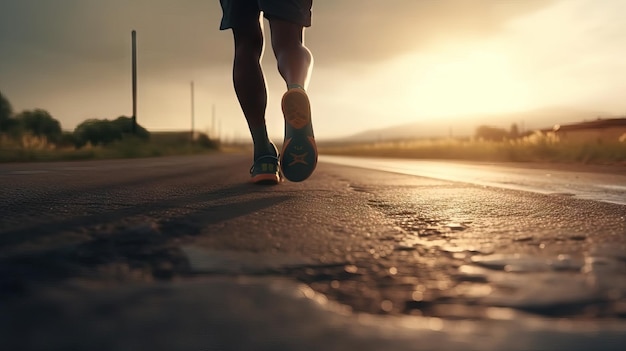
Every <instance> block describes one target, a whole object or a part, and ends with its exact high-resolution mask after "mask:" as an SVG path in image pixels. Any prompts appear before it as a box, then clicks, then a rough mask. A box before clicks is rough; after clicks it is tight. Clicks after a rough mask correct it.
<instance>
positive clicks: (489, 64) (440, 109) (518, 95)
mask: <svg viewBox="0 0 626 351" xmlns="http://www.w3.org/2000/svg"><path fill="white" fill-rule="evenodd" d="M417 60H418V64H419V65H421V67H420V68H418V69H417V70H414V71H413V72H412V73H411V74H410V76H409V77H408V81H409V82H410V84H411V87H410V88H409V89H408V92H409V95H410V96H409V98H410V101H411V102H410V105H411V109H412V110H413V111H414V112H416V113H419V114H424V115H431V116H436V115H438V116H445V115H466V114H472V113H497V112H502V111H510V110H515V109H519V108H523V107H524V105H526V104H527V91H526V88H525V87H524V84H523V81H522V80H521V79H519V78H518V77H515V72H513V70H512V69H511V67H510V64H509V62H508V60H507V58H506V56H503V55H499V54H497V53H490V52H471V53H469V54H466V55H464V56H461V57H449V56H448V57H446V56H442V57H439V58H437V57H432V58H429V59H428V60H427V62H419V61H423V60H420V59H419V58H418V59H417ZM405 64H409V63H408V62H407V63H405ZM413 65H415V64H414V63H413Z"/></svg>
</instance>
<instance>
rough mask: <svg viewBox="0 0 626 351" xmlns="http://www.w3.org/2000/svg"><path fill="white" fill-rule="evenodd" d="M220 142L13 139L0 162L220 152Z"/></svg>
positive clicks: (3, 147) (3, 149)
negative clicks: (30, 142) (68, 143)
mask: <svg viewBox="0 0 626 351" xmlns="http://www.w3.org/2000/svg"><path fill="white" fill-rule="evenodd" d="M218 149H219V145H218V144H217V143H212V144H206V143H204V144H203V143H193V144H192V143H190V142H186V143H184V142H176V143H164V142H159V141H143V140H140V139H133V138H127V139H124V140H121V141H117V142H114V143H112V144H110V145H107V146H85V147H82V148H80V149H76V148H73V147H66V148H53V147H48V146H46V145H36V146H29V147H23V146H20V145H15V144H11V143H3V144H2V145H0V162H34V161H77V160H97V159H113V158H139V157H159V156H172V155H195V154H203V153H211V152H216V151H217V150H218Z"/></svg>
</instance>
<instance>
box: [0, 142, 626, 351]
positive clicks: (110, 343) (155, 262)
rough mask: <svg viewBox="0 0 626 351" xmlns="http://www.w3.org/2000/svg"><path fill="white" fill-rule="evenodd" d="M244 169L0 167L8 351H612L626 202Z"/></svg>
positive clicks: (322, 170)
mask: <svg viewBox="0 0 626 351" xmlns="http://www.w3.org/2000/svg"><path fill="white" fill-rule="evenodd" d="M248 163H249V162H248V159H247V157H245V156H241V155H231V154H218V155H211V156H194V157H173V158H160V159H145V160H118V161H93V162H75V163H72V162H70V163H44V164H4V165H0V191H1V193H2V197H1V199H0V213H2V216H1V217H0V233H1V234H0V299H1V301H2V303H0V340H3V341H2V342H1V343H2V345H3V348H4V347H6V349H11V350H20V349H23V350H67V349H90V350H111V349H116V350H118V349H128V350H138V349H151V350H238V349H259V350H296V349H303V348H304V349H330V350H344V349H355V348H359V349H363V350H380V349H382V348H394V349H399V350H429V349H450V350H455V349H460V348H463V349H476V350H488V349H490V350H501V349H507V350H516V349H517V350H538V349H546V350H552V349H563V350H577V349H580V350H583V349H588V348H590V347H593V348H594V349H607V350H612V349H614V350H618V349H621V347H622V345H623V344H624V342H626V323H625V318H626V279H624V277H625V275H626V207H624V206H623V205H619V204H613V203H603V202H596V201H590V200H584V199H577V198H572V197H571V196H563V195H562V194H553V195H546V194H536V193H531V192H523V191H516V190H510V189H501V188H498V187H488V186H482V185H472V184H468V183H462V182H452V181H445V180H437V179H431V178H424V177H417V176H411V175H403V174H395V173H388V172H382V171H375V170H367V169H362V168H354V167H347V166H340V165H335V164H328V163H323V162H322V163H320V164H319V166H318V170H317V171H316V173H315V174H314V176H313V177H311V178H310V179H309V180H307V181H306V182H303V183H288V182H285V183H282V184H280V185H278V186H274V187H271V186H270V187H259V186H253V185H251V184H248V183H247V182H246V181H247V179H248V175H247V170H248V168H249V164H248Z"/></svg>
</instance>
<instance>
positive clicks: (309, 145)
mask: <svg viewBox="0 0 626 351" xmlns="http://www.w3.org/2000/svg"><path fill="white" fill-rule="evenodd" d="M281 106H282V110H283V115H284V116H285V139H284V141H283V148H282V151H281V153H280V167H281V171H282V174H283V176H284V177H285V178H286V179H288V180H290V181H292V182H301V181H303V180H305V179H307V178H308V177H310V176H311V174H313V171H314V170H315V167H316V166H317V145H316V144H315V138H314V137H313V126H312V123H311V105H310V103H309V98H308V97H307V95H306V93H305V92H304V91H303V90H300V89H290V90H289V91H287V92H286V93H285V95H283V98H282V102H281Z"/></svg>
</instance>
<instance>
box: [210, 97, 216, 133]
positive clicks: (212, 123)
mask: <svg viewBox="0 0 626 351" xmlns="http://www.w3.org/2000/svg"><path fill="white" fill-rule="evenodd" d="M216 131H217V127H216V125H215V104H213V105H211V134H213V135H211V137H213V138H215V133H216Z"/></svg>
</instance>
